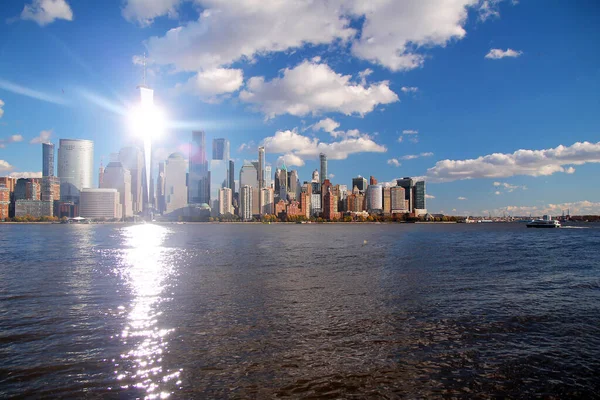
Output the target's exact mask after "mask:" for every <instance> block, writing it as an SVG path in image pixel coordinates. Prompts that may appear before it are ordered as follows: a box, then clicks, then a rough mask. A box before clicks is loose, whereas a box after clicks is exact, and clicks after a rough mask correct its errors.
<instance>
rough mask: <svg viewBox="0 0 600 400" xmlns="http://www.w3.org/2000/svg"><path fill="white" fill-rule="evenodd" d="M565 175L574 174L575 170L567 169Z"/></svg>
mask: <svg viewBox="0 0 600 400" xmlns="http://www.w3.org/2000/svg"><path fill="white" fill-rule="evenodd" d="M565 173H566V174H574V173H575V168H573V167H569V168H567V169H565Z"/></svg>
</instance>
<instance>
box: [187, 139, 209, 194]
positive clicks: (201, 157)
mask: <svg viewBox="0 0 600 400" xmlns="http://www.w3.org/2000/svg"><path fill="white" fill-rule="evenodd" d="M189 162H190V175H189V181H188V203H190V204H209V203H210V177H209V172H208V161H207V160H206V143H205V136H204V131H193V132H192V143H191V145H190V160H189Z"/></svg>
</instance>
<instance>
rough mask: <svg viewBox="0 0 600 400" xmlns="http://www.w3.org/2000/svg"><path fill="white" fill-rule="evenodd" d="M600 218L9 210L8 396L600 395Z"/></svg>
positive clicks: (4, 268) (0, 271) (2, 332)
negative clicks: (122, 220)
mask: <svg viewBox="0 0 600 400" xmlns="http://www.w3.org/2000/svg"><path fill="white" fill-rule="evenodd" d="M586 227H589V229H559V230H533V229H526V228H525V226H523V225H521V224H473V225H409V224H406V225H343V224H338V225H318V226H316V225H287V224H286V225H283V224H282V225H277V224H276V225H239V224H231V225H227V224H222V225H201V224H187V225H177V224H174V225H150V224H148V225H136V226H124V225H81V226H65V225H0V360H2V362H1V363H0V397H2V398H6V397H13V396H29V397H44V396H45V397H53V396H55V397H72V398H81V397H92V398H94V397H118V398H136V397H141V398H144V397H147V398H165V397H170V398H192V397H210V398H249V397H250V398H272V397H283V398H286V397H289V398H297V397H324V398H325V397H328V398H339V397H343V398H348V397H356V398H364V397H384V398H385V397H388V398H389V397H398V396H408V397H413V398H414V397H417V398H422V397H437V396H440V397H443V396H465V397H474V396H480V397H490V396H511V397H537V396H541V397H556V398H565V397H588V398H590V397H598V393H600V378H598V377H599V376H600V262H599V259H598V249H599V248H600V229H598V228H597V227H594V225H586ZM365 241H366V244H365Z"/></svg>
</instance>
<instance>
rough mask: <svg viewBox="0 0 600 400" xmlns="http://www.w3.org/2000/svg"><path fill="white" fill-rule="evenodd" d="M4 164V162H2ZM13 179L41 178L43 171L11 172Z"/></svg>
mask: <svg viewBox="0 0 600 400" xmlns="http://www.w3.org/2000/svg"><path fill="white" fill-rule="evenodd" d="M0 162H2V160H0ZM9 176H10V177H11V178H41V177H42V171H39V172H11V173H10V174H9Z"/></svg>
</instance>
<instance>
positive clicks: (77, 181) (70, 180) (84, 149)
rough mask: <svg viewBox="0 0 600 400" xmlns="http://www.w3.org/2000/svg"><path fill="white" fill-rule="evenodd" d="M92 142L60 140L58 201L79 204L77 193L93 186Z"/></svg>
mask: <svg viewBox="0 0 600 400" xmlns="http://www.w3.org/2000/svg"><path fill="white" fill-rule="evenodd" d="M93 176H94V142H92V141H91V140H83V139H60V141H59V147H58V177H59V178H60V199H61V200H62V201H68V202H71V201H72V202H75V203H77V202H79V192H80V191H81V190H82V189H83V188H91V187H92V186H93V179H94V178H93Z"/></svg>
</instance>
